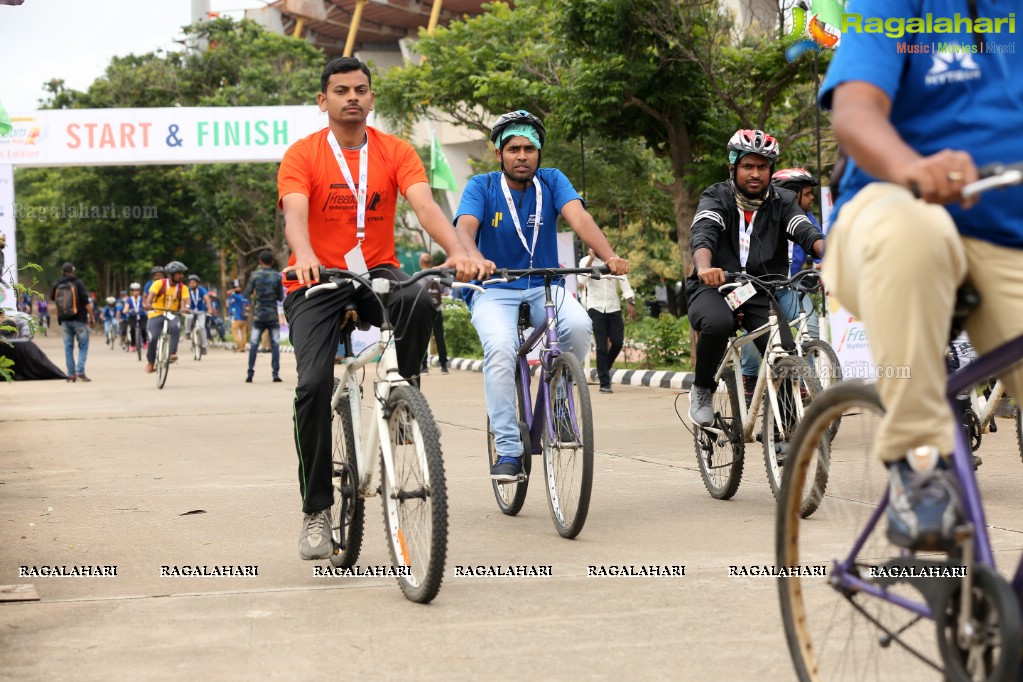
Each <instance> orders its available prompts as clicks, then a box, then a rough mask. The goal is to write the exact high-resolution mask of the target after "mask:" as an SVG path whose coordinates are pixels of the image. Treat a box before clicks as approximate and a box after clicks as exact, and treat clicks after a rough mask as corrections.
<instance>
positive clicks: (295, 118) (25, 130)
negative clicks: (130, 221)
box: [0, 105, 327, 166]
mask: <svg viewBox="0 0 1023 682" xmlns="http://www.w3.org/2000/svg"><path fill="white" fill-rule="evenodd" d="M11 122H12V123H13V125H14V128H13V129H12V130H11V132H10V133H8V134H7V135H4V136H0V164H13V165H15V166H101V165H106V166H110V165H140V164H179V163H181V164H186V163H244V162H260V161H264V162H275V161H280V160H281V158H282V157H283V156H284V152H285V150H287V148H288V147H289V146H291V145H292V144H293V143H294V142H295V141H296V140H299V139H301V138H303V137H305V136H307V135H310V134H312V133H314V132H316V131H317V130H320V129H322V128H324V127H326V125H327V115H326V114H325V113H323V112H321V111H320V109H319V107H317V106H314V105H308V106H286V107H165V108H151V109H44V110H40V111H34V112H31V113H28V114H17V113H15V114H13V115H12V116H11Z"/></svg>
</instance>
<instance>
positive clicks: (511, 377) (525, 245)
mask: <svg viewBox="0 0 1023 682" xmlns="http://www.w3.org/2000/svg"><path fill="white" fill-rule="evenodd" d="M546 136H547V131H546V129H545V128H544V125H543V123H542V122H541V121H540V119H538V118H537V117H535V116H533V115H532V114H530V113H529V112H527V111H523V110H519V111H513V112H510V113H507V114H504V115H503V116H501V117H500V118H499V119H498V120H497V123H496V124H495V125H494V128H493V130H492V131H491V133H490V140H491V141H492V142H493V143H494V145H495V147H496V152H495V153H496V155H497V159H498V161H499V162H500V164H501V170H500V171H498V172H494V173H485V174H482V175H476V176H474V177H472V178H470V179H469V183H468V184H467V185H466V188H465V192H464V193H463V194H462V201H461V202H460V203H459V205H458V211H456V213H455V227H456V229H455V231H456V232H457V233H458V236H459V239H460V240H461V242H462V244H463V245H464V246H465V248H466V250H467V251H469V253H470V254H481V255H482V257H483V258H486V259H489V260H490V261H493V262H494V263H495V264H496V265H497V267H498V268H509V269H520V268H530V267H537V268H557V267H561V266H560V263H559V262H558V239H557V234H558V231H557V227H558V217H559V216H560V217H562V218H564V219H565V221H566V222H567V223H568V224H569V226H571V228H572V229H573V230H574V231H575V233H576V234H577V235H579V238H580V239H582V241H583V243H584V244H586V245H587V246H589V247H590V248H592V249H593V250H594V251H595V252H596V253H597V255H598V256H600V258H601V259H602V260H604V262H606V263H607V265H608V267H609V268H610V269H611V272H612V273H614V274H621V275H624V274H625V273H627V272H628V271H629V263H628V261H626V260H624V259H622V258H620V257H619V256H617V255H615V252H614V249H612V248H611V244H609V243H608V241H607V239H606V238H605V237H604V233H603V232H601V231H600V228H599V227H597V224H596V223H595V222H594V220H593V217H592V216H590V214H589V213H588V212H587V211H586V207H585V205H584V204H583V200H582V199H581V198H580V197H579V195H578V194H577V193H576V191H575V188H573V187H572V183H571V182H569V180H568V178H566V177H565V175H564V174H563V173H562V172H561V171H559V170H558V169H556V168H540V161H541V153H542V152H541V150H542V149H543V145H544V142H545V140H546ZM481 225H484V226H485V227H484V229H482V230H481V229H479V228H480V226H481ZM543 284H544V281H543V278H542V277H530V278H522V279H518V280H515V281H513V282H509V283H507V284H497V285H493V286H490V287H488V288H487V290H486V291H485V292H483V293H476V294H475V295H474V296H473V297H472V299H471V308H472V324H473V326H474V327H476V332H477V333H478V334H479V337H480V340H481V341H482V342H483V387H484V391H485V392H486V400H487V414H488V415H489V416H490V426H491V430H492V431H493V433H494V443H495V448H496V452H497V455H498V460H497V462H496V463H495V464H494V466H493V467H492V468H491V471H490V476H491V478H493V479H494V480H498V481H511V480H515V478H516V477H517V476H518V474H519V472H520V471H521V470H522V441H521V439H520V437H519V427H518V424H516V423H515V358H516V350H517V347H518V332H517V324H518V319H519V313H518V311H519V304H520V303H522V302H523V301H528V302H529V304H530V307H531V309H532V321H533V324H534V325H536V324H540V323H542V322H543V319H544V308H543V305H544V300H545V295H544V285H543ZM553 294H554V295H555V296H556V299H555V303H557V305H558V337H559V339H560V340H561V343H562V344H563V348H564V349H565V350H566V351H568V352H572V353H574V354H575V355H576V357H578V358H579V359H580V362H581V361H582V360H583V359H584V358H585V356H586V353H587V352H588V351H589V348H590V326H591V325H590V318H589V315H587V313H586V311H585V310H584V309H583V307H582V305H580V303H579V302H578V301H576V300H575V299H574V298H572V297H571V296H569V295H567V294H566V293H565V288H564V284H563V283H562V285H561V286H557V287H554V292H553Z"/></svg>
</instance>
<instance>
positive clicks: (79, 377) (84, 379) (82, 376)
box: [75, 374, 92, 382]
mask: <svg viewBox="0 0 1023 682" xmlns="http://www.w3.org/2000/svg"><path fill="white" fill-rule="evenodd" d="M75 379H77V380H78V381H86V382H88V381H92V379H90V378H89V377H87V376H85V375H84V374H78V375H75Z"/></svg>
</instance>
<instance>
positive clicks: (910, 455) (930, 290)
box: [821, 0, 1023, 550]
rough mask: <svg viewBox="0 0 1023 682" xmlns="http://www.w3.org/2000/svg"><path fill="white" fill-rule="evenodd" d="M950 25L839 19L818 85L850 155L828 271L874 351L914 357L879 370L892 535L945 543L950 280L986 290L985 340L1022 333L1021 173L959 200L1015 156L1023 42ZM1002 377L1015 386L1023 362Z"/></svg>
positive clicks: (885, 360) (961, 1)
mask: <svg viewBox="0 0 1023 682" xmlns="http://www.w3.org/2000/svg"><path fill="white" fill-rule="evenodd" d="M1016 7H1018V3H1016V2H1009V1H1007V0H928V2H921V1H920V0H884V1H883V2H882V1H881V0H852V1H851V2H850V3H849V6H848V7H847V11H848V12H849V13H853V12H856V13H860V14H862V15H863V16H864V17H879V18H881V19H888V18H892V19H907V20H908V19H910V18H919V17H923V16H924V14H925V13H927V14H930V15H933V17H935V18H941V17H954V16H955V15H956V14H959V15H960V16H962V17H967V16H969V17H971V18H973V19H975V18H976V17H978V16H979V17H986V18H989V19H992V20H994V22H997V21H998V20H999V19H1001V20H1002V21H1003V23H1004V20H1005V19H1007V18H1009V17H1010V16H1011V15H1012V13H1013V12H1014V10H1015V9H1016ZM979 23H980V25H981V26H983V25H985V24H986V23H993V22H979ZM928 25H930V24H928ZM993 25H997V23H993ZM955 30H956V31H957V32H956V33H907V34H906V35H904V36H902V37H901V38H899V39H894V38H889V37H887V36H885V35H884V34H879V33H867V32H859V31H847V32H845V33H844V34H843V35H842V43H841V45H840V46H839V48H838V52H837V53H836V55H835V58H834V60H833V61H832V62H831V66H830V68H829V70H828V74H827V77H826V79H825V81H824V84H823V87H822V89H821V103H822V105H823V106H825V107H829V108H831V109H833V110H834V118H833V121H834V128H835V137H836V138H837V139H838V142H839V143H840V144H841V145H842V147H843V149H844V150H845V151H846V152H847V153H848V155H849V157H850V163H849V164H848V166H847V167H846V170H845V172H844V174H843V175H842V178H841V182H840V194H839V198H838V201H837V202H836V204H835V209H836V211H837V212H838V217H837V219H836V221H835V223H834V227H833V228H832V230H831V231H830V233H829V235H828V241H829V247H830V248H829V249H828V252H827V256H826V257H825V259H824V278H825V280H826V281H827V283H828V285H829V287H830V288H831V290H832V291H833V292H834V294H835V295H836V296H837V298H838V299H839V300H841V302H842V304H843V305H844V306H845V307H846V308H847V309H848V310H850V311H851V312H852V313H853V314H855V315H857V316H858V317H859V318H860V319H861V320H862V321H863V323H864V325H865V327H866V329H867V334H868V336H869V337H870V349H871V353H872V354H873V356H874V361H875V362H876V363H877V365H878V366H879V367H881V368H890V367H900V368H901V367H909V368H910V372H909V377H908V378H899V379H887V378H878V380H877V390H878V393H879V395H880V397H881V402H882V403H883V404H884V406H885V408H886V410H887V416H886V418H885V419H884V421H883V423H882V424H881V428H880V430H879V433H878V436H877V440H876V442H875V445H874V452H875V454H876V455H877V456H878V457H879V458H880V459H881V460H882V461H884V462H885V463H886V464H887V466H888V470H889V479H890V493H891V503H890V504H889V506H888V537H889V539H890V540H891V541H892V542H893V543H894V544H896V545H900V546H902V547H907V548H910V549H916V550H928V549H935V550H940V549H944V548H947V547H948V544H949V541H950V540H951V539H952V533H953V529H954V527H955V525H956V524H957V523H958V520H957V517H958V516H959V509H958V507H959V503H958V490H957V486H956V485H955V482H954V480H953V479H952V478H951V477H950V476H949V475H948V474H947V473H946V472H945V471H944V469H945V468H947V464H946V462H945V461H944V459H945V458H947V457H948V455H949V454H950V453H951V452H952V449H953V429H954V428H955V420H954V419H953V417H952V413H951V409H950V407H949V404H948V402H947V400H946V398H945V362H944V354H945V348H946V346H947V345H948V341H949V330H950V320H951V318H952V312H953V308H954V305H955V300H956V289H957V288H958V287H959V286H960V285H961V284H963V283H967V282H968V283H969V284H971V285H972V286H973V287H974V288H976V289H977V291H978V292H979V293H980V296H981V298H982V302H981V304H980V307H979V308H977V309H976V310H974V312H973V313H972V314H971V315H970V317H969V319H968V320H967V323H966V329H967V331H968V332H969V335H970V339H971V341H972V342H973V344H974V346H975V347H976V348H977V350H978V351H979V352H981V353H984V352H987V351H990V350H992V349H993V348H995V347H996V346H998V345H999V344H1001V343H1003V342H1005V341H1008V340H1009V339H1011V338H1013V337H1015V336H1018V335H1020V334H1021V333H1023V251H1021V249H1023V213H1021V210H1020V209H1021V207H1023V188H1020V187H1012V188H1010V189H1006V190H1004V191H1000V192H990V193H987V194H984V195H983V196H980V197H979V200H971V201H966V202H964V201H962V199H961V190H962V188H963V186H964V185H965V184H967V183H970V182H973V181H974V180H976V179H977V177H978V171H977V169H978V167H982V166H984V165H986V164H990V163H993V162H997V161H1002V162H1016V161H1021V160H1023V135H1021V134H1020V127H1019V123H1020V121H1021V119H1023V77H1021V74H1023V50H1020V51H1014V52H1012V53H1004V52H995V51H993V50H992V49H990V48H991V45H992V44H993V42H998V41H999V39H1000V38H1004V39H1006V40H1011V39H1012V37H1011V34H1006V33H1001V34H991V35H981V34H977V33H970V32H968V31H970V30H974V31H975V30H976V26H975V25H974V24H973V23H972V22H956V24H955ZM992 41H993V42H992ZM950 45H952V46H955V47H954V49H947V48H948V46H950ZM942 46H944V47H945V48H946V49H938V50H937V51H932V50H934V49H935V47H938V48H942ZM985 46H986V47H987V48H988V49H983V48H984V47H985ZM915 48H920V49H915ZM924 48H926V49H927V51H926V52H925V51H924ZM912 190H916V192H917V193H918V194H919V196H920V197H921V198H920V199H917V198H916V197H915V196H914V194H913V191H912ZM878 376H879V377H886V376H890V375H889V374H888V373H886V372H879V373H878ZM899 376H902V373H899ZM1001 378H1002V379H1003V380H1004V381H1005V384H1006V386H1007V388H1008V391H1009V393H1011V394H1012V395H1013V396H1015V397H1016V399H1017V400H1018V399H1019V398H1020V397H1023V395H1021V393H1020V389H1021V388H1023V367H1021V366H1020V365H1017V366H1016V367H1015V368H1014V369H1013V370H1012V371H1011V372H1009V373H1007V374H1006V375H1004V376H1002V377H1001Z"/></svg>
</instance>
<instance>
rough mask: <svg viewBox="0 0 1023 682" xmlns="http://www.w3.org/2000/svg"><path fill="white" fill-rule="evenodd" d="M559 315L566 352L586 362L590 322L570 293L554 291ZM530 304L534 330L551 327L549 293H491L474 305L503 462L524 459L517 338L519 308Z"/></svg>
mask: <svg viewBox="0 0 1023 682" xmlns="http://www.w3.org/2000/svg"><path fill="white" fill-rule="evenodd" d="M551 295H552V296H553V297H554V303H555V305H556V309H557V311H558V313H557V318H558V340H559V342H560V344H561V350H562V351H563V352H571V353H573V354H575V356H576V357H577V358H579V362H580V363H581V362H583V360H584V359H585V358H586V354H587V353H588V352H589V350H590V333H591V322H590V316H589V315H588V314H587V313H586V310H585V309H584V308H583V307H582V305H581V304H580V303H579V301H577V300H575V299H574V298H572V296H570V295H567V294H566V293H565V288H564V287H560V286H553V287H551ZM523 301H528V302H529V306H530V311H531V314H530V322H531V323H532V325H533V326H534V327H536V326H537V325H541V324H544V323H545V321H546V317H545V312H544V307H543V304H544V302H545V294H544V288H543V287H542V286H540V287H533V288H532V289H487V290H486V291H485V292H483V293H477V294H476V295H475V296H474V297H473V301H472V325H473V326H474V327H476V333H477V334H479V337H480V341H481V342H482V343H483V389H484V391H485V393H486V399H487V415H488V416H489V417H490V430H491V431H492V432H493V433H494V443H495V448H496V450H497V454H498V456H499V457H518V456H520V455H521V454H522V439H521V438H520V437H519V427H518V424H516V423H515V366H516V358H517V357H518V355H517V351H518V345H519V337H518V334H517V332H516V329H517V325H518V320H519V304H520V303H522V302H523Z"/></svg>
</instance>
